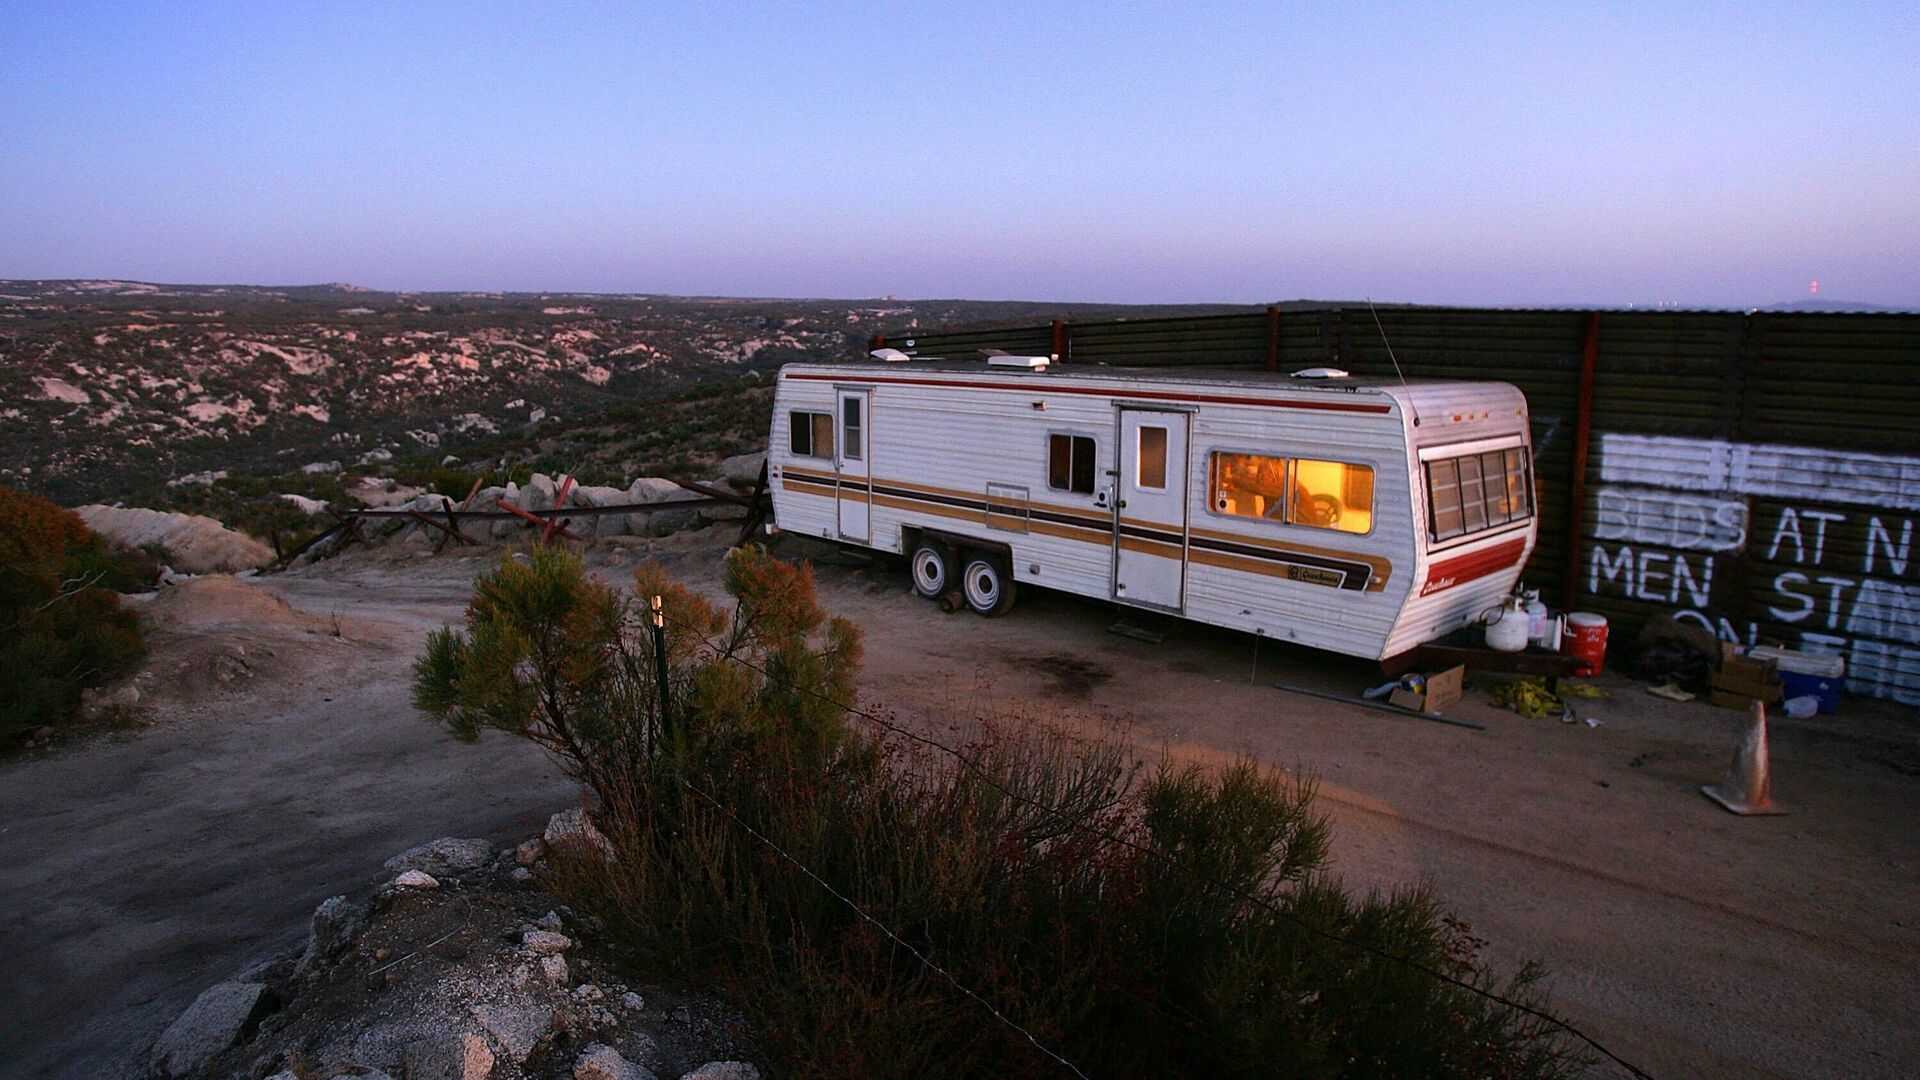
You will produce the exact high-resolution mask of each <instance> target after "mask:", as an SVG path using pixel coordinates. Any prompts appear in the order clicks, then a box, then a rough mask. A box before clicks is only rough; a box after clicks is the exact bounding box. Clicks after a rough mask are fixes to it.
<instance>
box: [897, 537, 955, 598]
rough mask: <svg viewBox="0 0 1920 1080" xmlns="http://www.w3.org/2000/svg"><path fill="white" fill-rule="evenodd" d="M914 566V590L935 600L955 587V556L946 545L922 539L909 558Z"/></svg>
mask: <svg viewBox="0 0 1920 1080" xmlns="http://www.w3.org/2000/svg"><path fill="white" fill-rule="evenodd" d="M908 561H909V562H910V563H911V564H912V567H913V591H914V592H915V593H917V594H919V595H920V596H924V597H926V598H927V599H929V600H935V599H938V598H939V597H940V595H941V594H942V593H945V592H946V591H947V590H948V589H951V588H952V587H953V557H952V556H951V555H949V554H947V548H946V545H944V544H940V543H937V542H935V541H933V540H922V541H920V543H919V545H918V546H917V547H915V548H914V549H913V555H912V557H911V558H910V559H909V560H908Z"/></svg>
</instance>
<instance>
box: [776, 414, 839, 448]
mask: <svg viewBox="0 0 1920 1080" xmlns="http://www.w3.org/2000/svg"><path fill="white" fill-rule="evenodd" d="M787 449H789V450H791V451H792V452H793V455H794V456H795V457H815V458H831V457H832V456H833V414H832V413H823V412H799V411H797V410H796V411H794V412H791V413H788V414H787Z"/></svg>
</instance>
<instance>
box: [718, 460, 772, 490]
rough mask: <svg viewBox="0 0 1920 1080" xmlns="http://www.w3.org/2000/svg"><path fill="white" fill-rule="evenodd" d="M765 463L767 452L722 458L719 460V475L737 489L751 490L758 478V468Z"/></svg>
mask: <svg viewBox="0 0 1920 1080" xmlns="http://www.w3.org/2000/svg"><path fill="white" fill-rule="evenodd" d="M766 464H767V452H766V451H765V450H762V451H760V452H759V453H757V454H741V455H739V456H737V457H730V458H723V459H721V461H720V476H721V478H722V479H724V480H726V482H727V483H728V484H731V485H732V486H733V487H734V488H735V489H737V490H739V491H751V490H753V485H754V484H755V483H756V482H757V481H758V480H759V479H760V470H761V469H762V468H763V467H764V466H765V465H766Z"/></svg>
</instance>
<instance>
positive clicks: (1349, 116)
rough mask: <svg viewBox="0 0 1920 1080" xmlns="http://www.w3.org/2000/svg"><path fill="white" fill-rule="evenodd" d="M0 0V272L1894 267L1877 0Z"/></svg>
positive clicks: (992, 276)
mask: <svg viewBox="0 0 1920 1080" xmlns="http://www.w3.org/2000/svg"><path fill="white" fill-rule="evenodd" d="M1044 6H1045V7H1047V8H1048V9H1049V10H1048V11H1046V12H1042V13H1036V12H1035V11H1034V10H1033V7H1035V5H1031V4H1006V5H990V4H979V5H974V4H940V5H935V4H928V5H910V4H875V5H871V6H867V5H859V4H850V3H849V4H835V5H829V6H825V7H823V8H822V9H821V10H815V11H803V10H801V9H800V7H799V6H798V5H766V6H741V7H737V8H735V7H729V6H726V5H722V4H718V3H714V4H689V5H685V6H677V5H671V4H663V3H656V4H644V5H631V6H626V7H622V8H621V10H618V11H614V10H612V9H613V8H615V7H620V6H619V5H582V6H580V7H577V8H572V7H562V6H559V5H501V6H498V7H493V6H486V5H464V4H463V5H448V6H445V7H430V6H428V5H425V4H402V5H392V4H382V5H369V6H366V7H352V6H348V5H344V4H326V5H319V4H316V5H313V6H298V5H293V4H274V5H252V4H233V5H227V4H222V3H214V2H209V3H200V4H192V5H181V6H179V7H173V8H170V7H167V6H164V5H161V4H157V3H154V4H139V5H127V6H125V7H124V8H120V7H114V6H111V5H92V6H89V7H84V8H83V7H82V6H81V5H73V4H55V3H46V4H31V3H23V2H16V3H10V4H6V5H4V6H0V277H124V278H138V279H145V280H155V281H180V282H221V283H231V282H243V283H275V284H284V283H305V282H320V281H351V282H355V283H357V284H362V285H369V286H374V287H381V288H393V289H466V288H472V289H524V290H593V291H623V292H669V293H718V294H733V295H782V296H873V295H882V294H889V293H891V294H897V295H900V296H959V297H972V298H980V299H998V298H1021V299H1043V300H1110V301H1141V302H1153V301H1159V302H1177V301H1233V302H1261V301H1268V300H1276V299H1289V298H1296V297H1324V298H1354V297H1364V296H1371V297H1373V298H1375V299H1377V300H1395V301H1420V302H1434V303H1461V304H1513V305H1530V304H1627V303H1650V302H1657V301H1674V302H1678V303H1681V304H1686V305H1707V306H1748V305H1754V304H1767V303H1773V302H1778V301H1784V300H1794V299H1799V298H1801V297H1804V296H1806V294H1807V283H1808V281H1809V279H1813V278H1818V279H1819V280H1820V283H1821V286H1820V293H1821V295H1822V296H1823V297H1827V298H1835V299H1844V300H1853V301H1860V302H1867V303H1877V304H1887V305H1895V306H1901V307H1920V63H1916V61H1915V59H1914V58H1915V57H1916V56H1920V5H1916V4H1914V3H1912V2H1911V0H1907V2H1905V3H1871V2H1854V3H1848V4H1840V5H1819V4H1796V5H1784V6H1779V7H1771V6H1762V5H1751V4H1750V5H1739V6H1732V5H1729V6H1726V7H1719V6H1717V5H1714V6H1709V5H1684V6H1682V7H1683V10H1682V11H1681V13H1679V14H1675V13H1672V12H1670V11H1667V10H1664V9H1661V8H1656V7H1648V6H1646V5H1641V4H1620V5H1616V6H1607V5H1582V6H1572V5H1544V4H1543V5H1530V6H1514V7H1502V6H1497V5H1492V4H1462V5H1458V6H1457V7H1443V6H1439V5H1408V6H1405V7H1398V6H1395V7H1388V6H1374V5H1327V6H1325V7H1324V8H1314V9H1304V10H1298V11H1289V10H1287V9H1285V8H1284V7H1282V6H1280V5H1276V4H1260V5H1212V4H1199V3H1188V4H1180V5H1169V6H1166V7H1145V6H1142V7H1132V8H1128V7H1122V6H1116V5H1093V4H1089V5H1085V6H1080V5H1044Z"/></svg>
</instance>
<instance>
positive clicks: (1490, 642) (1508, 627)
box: [1486, 596, 1528, 652]
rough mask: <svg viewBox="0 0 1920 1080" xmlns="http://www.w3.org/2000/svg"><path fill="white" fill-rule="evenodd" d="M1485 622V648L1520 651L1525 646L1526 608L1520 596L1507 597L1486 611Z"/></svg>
mask: <svg viewBox="0 0 1920 1080" xmlns="http://www.w3.org/2000/svg"><path fill="white" fill-rule="evenodd" d="M1486 622H1487V648H1489V649H1492V650H1494V651H1495V652H1520V651H1521V650H1523V649H1525V648H1526V647H1527V623H1528V618H1527V609H1526V606H1525V602H1524V601H1522V600H1521V599H1520V597H1518V596H1509V597H1507V602H1506V604H1505V605H1503V606H1501V607H1497V608H1494V609H1493V610H1491V611H1489V612H1487V619H1486Z"/></svg>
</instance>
